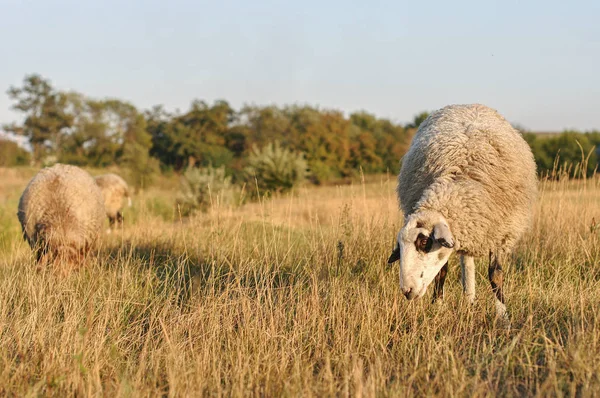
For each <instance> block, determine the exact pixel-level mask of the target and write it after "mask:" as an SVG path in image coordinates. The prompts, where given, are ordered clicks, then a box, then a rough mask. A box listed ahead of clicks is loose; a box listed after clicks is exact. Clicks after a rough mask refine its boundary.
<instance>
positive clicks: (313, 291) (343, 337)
mask: <svg viewBox="0 0 600 398" xmlns="http://www.w3.org/2000/svg"><path fill="white" fill-rule="evenodd" d="M28 177H29V176H25V175H24V176H15V177H11V178H13V179H12V180H11V181H12V182H11V184H6V185H3V186H0V209H2V212H1V214H2V215H0V239H1V241H0V304H1V305H0V395H18V396H23V395H29V396H38V395H52V396H65V395H74V394H76V395H86V396H87V395H102V396H156V395H167V396H198V395H211V396H212V395H214V396H222V395H225V396H282V395H283V396H297V395H302V396H332V395H343V396H346V395H353V396H423V395H444V396H488V395H507V396H514V395H542V396H544V395H545V396H556V395H583V396H586V395H594V393H595V392H596V391H600V378H599V376H598V375H599V374H600V267H599V265H600V232H599V231H598V229H597V228H595V227H594V226H593V224H592V219H593V218H595V220H597V221H600V182H599V180H598V179H597V178H592V179H587V180H577V181H574V180H568V179H559V180H558V181H551V180H545V181H543V182H541V183H540V198H539V201H538V204H537V207H536V216H535V222H534V226H533V228H532V230H531V231H530V233H529V234H528V235H527V236H526V237H525V238H524V240H523V241H522V243H521V244H520V246H519V247H518V249H517V250H516V252H515V254H514V256H513V258H512V261H511V264H509V265H508V266H507V267H506V271H507V272H506V282H505V284H506V293H507V304H508V308H509V311H510V315H511V319H512V328H511V329H509V330H507V329H503V328H500V327H499V326H498V325H496V323H495V322H494V308H493V299H492V292H491V289H490V287H489V283H488V282H487V277H486V271H487V265H486V264H484V263H483V260H482V261H481V263H479V262H478V263H477V299H476V303H475V305H474V306H469V305H468V304H467V303H466V302H465V301H464V300H463V298H462V290H461V287H460V283H459V274H460V272H459V267H458V262H457V261H456V259H454V258H453V259H452V261H451V267H450V275H449V279H448V281H447V282H446V286H447V287H446V295H445V298H444V300H442V301H441V302H439V303H436V304H434V305H432V304H430V299H428V298H425V299H423V300H420V301H416V302H409V301H407V300H405V299H404V297H403V296H402V295H401V294H400V292H399V289H398V269H397V265H395V266H392V267H390V266H387V265H386V259H387V257H388V255H389V253H390V250H391V248H392V242H393V239H394V236H395V234H396V232H397V230H398V228H399V227H400V220H401V216H400V214H399V212H398V210H397V204H396V199H395V197H394V185H395V180H394V177H393V176H392V177H380V178H379V180H371V181H370V182H368V183H359V184H355V185H349V186H342V187H321V188H304V189H300V190H298V191H296V192H293V194H292V195H289V196H281V197H273V198H271V199H269V200H265V201H262V202H260V203H255V204H249V205H246V206H244V207H242V208H239V209H231V208H225V207H218V206H217V205H216V206H215V207H213V208H212V209H211V210H210V211H209V212H208V213H207V214H201V215H198V216H196V217H195V218H191V219H181V218H180V217H178V215H177V212H176V211H175V210H173V211H172V212H171V211H169V210H168V209H173V208H174V207H172V206H173V204H174V199H175V198H174V195H172V194H170V193H169V191H159V190H154V191H152V190H150V191H146V192H144V193H143V194H142V196H141V197H138V198H136V201H135V204H136V207H135V208H134V209H132V210H130V214H129V217H128V216H127V214H125V218H126V222H125V226H124V228H123V230H122V231H120V232H118V233H116V234H113V235H111V236H107V237H106V238H105V239H104V241H103V245H102V248H101V250H100V253H99V254H98V256H97V257H95V258H92V259H91V260H90V261H89V263H88V264H87V266H86V267H85V268H83V269H82V270H80V271H79V272H74V273H72V274H70V275H67V276H60V275H59V274H56V273H53V272H52V271H50V270H47V271H44V272H36V271H35V267H34V266H33V263H32V257H31V254H30V250H29V249H28V247H27V246H26V245H25V243H24V242H23V241H22V240H21V238H20V235H19V233H20V230H19V226H18V223H17V219H16V216H14V217H10V216H7V215H10V214H13V213H15V209H16V203H17V201H18V197H19V195H20V193H21V190H22V189H23V188H24V186H25V184H26V183H27V181H28ZM157 203H158V204H160V205H158V206H157V205H156V204H157ZM215 203H219V201H215ZM157 209H158V210H157ZM429 294H431V293H429Z"/></svg>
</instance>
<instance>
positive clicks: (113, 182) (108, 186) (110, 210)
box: [96, 173, 131, 232]
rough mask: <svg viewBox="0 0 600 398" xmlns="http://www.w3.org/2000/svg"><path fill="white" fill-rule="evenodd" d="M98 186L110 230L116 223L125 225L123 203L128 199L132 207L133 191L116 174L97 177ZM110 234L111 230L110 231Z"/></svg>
mask: <svg viewBox="0 0 600 398" xmlns="http://www.w3.org/2000/svg"><path fill="white" fill-rule="evenodd" d="M96 184H98V186H99V187H100V190H101V191H102V196H103V197H104V207H105V209H106V216H107V217H108V222H109V225H110V228H112V227H113V226H114V224H115V223H117V225H118V224H122V223H123V214H122V213H121V210H123V201H124V199H125V198H127V203H128V206H129V207H131V191H130V189H129V186H128V185H127V182H126V181H125V180H124V179H122V178H121V177H119V176H118V175H116V174H112V173H109V174H102V175H99V176H97V177H96ZM109 232H110V229H109Z"/></svg>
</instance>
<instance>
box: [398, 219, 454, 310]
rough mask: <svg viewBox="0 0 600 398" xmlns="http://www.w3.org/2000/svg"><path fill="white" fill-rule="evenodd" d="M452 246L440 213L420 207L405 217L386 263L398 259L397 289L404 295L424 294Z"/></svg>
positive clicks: (413, 297)
mask: <svg viewBox="0 0 600 398" xmlns="http://www.w3.org/2000/svg"><path fill="white" fill-rule="evenodd" d="M453 248H454V238H453V237H452V233H451V232H450V227H449V226H448V223H447V222H446V219H445V218H444V217H443V216H442V215H441V214H439V213H437V212H431V211H422V212H418V213H414V214H411V215H410V216H409V217H408V218H407V219H406V223H405V225H404V227H403V228H402V229H401V230H400V232H399V233H398V237H397V242H396V247H395V249H394V250H393V252H392V255H391V256H390V258H389V260H388V263H390V264H391V263H393V262H395V261H397V260H400V289H401V290H402V293H403V294H404V295H405V296H406V298H407V299H409V300H412V299H415V298H420V297H422V296H423V295H424V294H425V292H426V291H427V286H429V284H430V283H431V282H433V280H434V279H435V276H436V275H437V274H438V272H439V271H440V270H441V269H442V267H443V266H444V264H446V262H447V261H448V258H449V257H450V254H451V253H452V251H453Z"/></svg>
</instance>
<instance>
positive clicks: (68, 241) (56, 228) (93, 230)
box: [17, 163, 104, 266]
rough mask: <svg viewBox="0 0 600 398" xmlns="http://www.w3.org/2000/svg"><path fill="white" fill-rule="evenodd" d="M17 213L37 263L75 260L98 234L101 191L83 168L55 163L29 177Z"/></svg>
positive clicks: (101, 205) (101, 204) (102, 219)
mask: <svg viewBox="0 0 600 398" xmlns="http://www.w3.org/2000/svg"><path fill="white" fill-rule="evenodd" d="M17 217H18V219H19V222H20V223H21V230H22V234H23V238H24V239H25V240H26V241H27V243H28V244H29V246H30V247H31V249H32V250H33V252H34V254H35V255H36V261H37V263H38V266H42V265H44V264H48V263H52V262H56V263H61V262H65V263H67V264H71V265H73V264H79V263H80V261H81V259H82V258H83V256H84V255H85V254H86V253H87V252H89V251H90V250H91V249H94V248H95V247H96V245H97V242H98V239H99V236H100V231H101V229H102V224H103V222H104V202H103V201H102V193H101V192H100V188H98V186H97V185H96V183H95V182H94V179H93V177H92V176H91V175H90V174H88V173H87V172H86V171H84V170H82V169H80V168H78V167H75V166H70V165H65V164H60V163H59V164H56V165H54V166H52V167H47V168H44V169H42V170H40V171H39V172H38V173H37V174H36V175H35V176H34V177H33V178H32V179H31V181H30V182H29V184H28V185H27V187H26V188H25V190H24V191H23V194H22V195H21V198H20V200H19V205H18V212H17Z"/></svg>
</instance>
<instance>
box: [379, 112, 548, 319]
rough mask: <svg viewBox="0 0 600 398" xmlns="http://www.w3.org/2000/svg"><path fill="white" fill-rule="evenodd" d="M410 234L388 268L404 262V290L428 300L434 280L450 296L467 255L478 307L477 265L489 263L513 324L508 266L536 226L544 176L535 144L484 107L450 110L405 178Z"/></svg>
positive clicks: (415, 144) (427, 125) (436, 118)
mask: <svg viewBox="0 0 600 398" xmlns="http://www.w3.org/2000/svg"><path fill="white" fill-rule="evenodd" d="M397 193H398V199H399V201H400V204H401V208H402V211H403V213H404V226H403V228H402V229H401V230H400V232H399V233H398V236H397V241H396V244H395V248H394V250H393V252H392V255H391V256H390V258H389V260H388V263H390V264H391V263H393V262H395V261H397V260H400V288H401V290H402V292H403V293H404V295H405V296H406V298H407V299H409V300H412V299H415V298H419V297H422V296H423V295H424V294H425V292H426V289H427V286H428V285H429V284H430V283H431V282H432V281H433V280H434V279H435V286H434V294H433V300H434V301H435V300H436V298H438V297H440V296H442V295H443V286H444V281H445V277H446V273H447V271H448V258H449V257H450V254H451V253H452V252H453V251H456V252H457V253H458V254H460V255H461V271H462V284H463V290H464V293H465V295H466V297H467V299H468V300H469V301H470V302H473V301H474V299H475V269H474V267H475V265H474V264H475V263H474V257H480V256H489V257H488V258H489V266H488V276H489V280H490V283H491V285H492V290H493V292H494V294H495V302H496V310H497V314H498V315H499V316H503V317H505V316H506V306H505V304H504V295H503V290H502V281H503V275H502V267H501V262H502V260H503V259H504V258H505V257H506V255H507V254H509V253H510V251H511V250H512V249H513V248H514V246H515V244H516V243H517V242H518V240H519V239H520V238H521V236H522V235H523V233H524V232H525V231H526V230H527V229H528V228H529V225H530V223H531V220H532V207H533V205H534V202H535V198H536V195H537V176H536V166H535V162H534V158H533V154H532V152H531V149H530V148H529V146H528V144H527V143H526V142H525V140H524V139H523V138H522V136H521V134H520V133H519V132H518V131H516V130H515V129H514V128H513V127H512V126H511V125H510V124H509V123H508V122H507V121H506V120H505V119H504V118H503V117H502V116H501V115H500V114H499V113H498V112H496V111H495V110H493V109H490V108H488V107H487V106H484V105H479V104H473V105H450V106H446V107H444V108H442V109H440V110H437V111H435V112H433V113H432V114H431V115H430V116H429V117H428V118H427V119H426V120H425V121H424V122H423V123H422V124H421V126H420V127H419V129H418V131H417V133H416V134H415V137H414V138H413V140H412V143H411V146H410V148H409V150H408V152H407V154H406V155H405V156H404V159H403V161H402V167H401V170H400V174H399V176H398V188H397Z"/></svg>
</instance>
